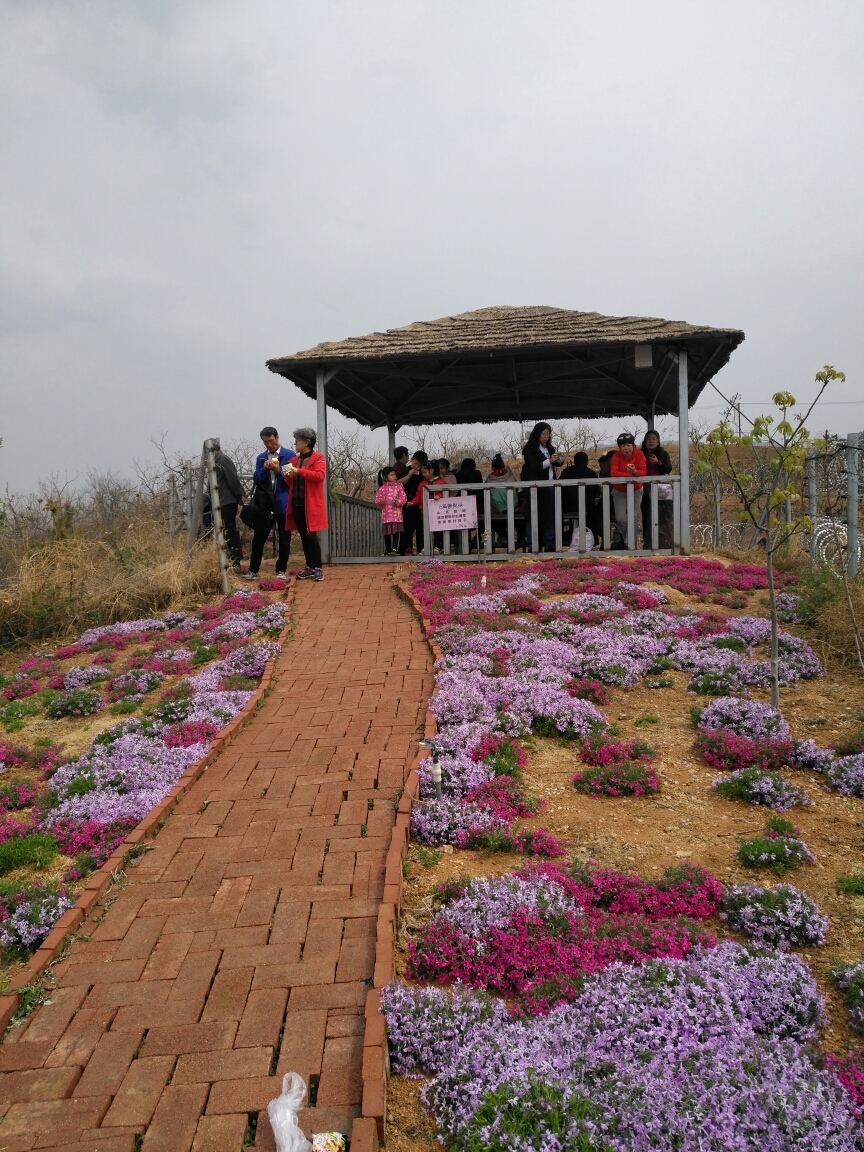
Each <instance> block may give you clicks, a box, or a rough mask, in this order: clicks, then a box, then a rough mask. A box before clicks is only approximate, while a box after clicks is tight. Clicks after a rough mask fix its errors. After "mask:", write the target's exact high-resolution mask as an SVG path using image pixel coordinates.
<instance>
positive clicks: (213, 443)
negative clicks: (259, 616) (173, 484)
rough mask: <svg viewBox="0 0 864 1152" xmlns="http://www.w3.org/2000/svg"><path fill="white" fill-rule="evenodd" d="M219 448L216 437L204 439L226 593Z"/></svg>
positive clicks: (226, 568) (220, 563)
mask: <svg viewBox="0 0 864 1152" xmlns="http://www.w3.org/2000/svg"><path fill="white" fill-rule="evenodd" d="M218 449H219V439H218V437H213V438H212V439H210V440H205V441H204V451H205V453H206V455H207V472H208V476H209V480H210V514H211V516H212V517H213V538H214V540H215V542H216V551H217V552H218V554H219V568H220V569H221V571H222V592H223V593H224V595H226V596H227V595H228V592H229V591H230V588H229V585H228V549H227V548H226V547H225V532H224V529H223V527H222V505H221V504H220V502H219V477H218V476H217V475H216V452H217V450H218Z"/></svg>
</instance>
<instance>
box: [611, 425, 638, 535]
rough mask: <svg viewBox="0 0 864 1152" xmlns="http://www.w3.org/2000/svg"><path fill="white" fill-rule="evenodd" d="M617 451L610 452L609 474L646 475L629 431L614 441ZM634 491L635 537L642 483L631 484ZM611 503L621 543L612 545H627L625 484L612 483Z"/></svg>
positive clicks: (623, 475) (634, 441)
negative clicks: (613, 507)
mask: <svg viewBox="0 0 864 1152" xmlns="http://www.w3.org/2000/svg"><path fill="white" fill-rule="evenodd" d="M616 443H617V444H618V451H617V452H613V453H612V459H611V461H610V463H609V475H610V476H621V477H626V478H627V479H630V480H632V479H633V477H634V476H645V475H647V469H646V466H645V457H644V455H643V454H642V453H641V452H640V451H639V449H638V448H637V447H636V438H635V437H634V436H631V434H630V433H629V432H622V433H621V435H620V436H619V437H618V440H617V441H616ZM633 487H634V489H635V492H634V498H633V536H634V540H635V538H636V534H637V533H636V516H637V509H638V508H639V504H640V501H641V499H642V485H641V484H634V485H633ZM612 503H613V505H614V506H615V520H616V522H617V524H618V531H619V532H620V533H621V538H622V543H621V544H613V545H612V547H613V548H615V547H619V548H626V547H627V485H626V484H613V485H612Z"/></svg>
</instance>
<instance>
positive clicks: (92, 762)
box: [43, 728, 207, 829]
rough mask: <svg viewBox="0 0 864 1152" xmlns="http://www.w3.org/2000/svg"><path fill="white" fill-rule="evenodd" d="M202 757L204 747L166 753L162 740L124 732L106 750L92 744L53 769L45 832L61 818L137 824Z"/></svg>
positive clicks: (104, 747) (128, 731)
mask: <svg viewBox="0 0 864 1152" xmlns="http://www.w3.org/2000/svg"><path fill="white" fill-rule="evenodd" d="M206 751H207V745H206V744H192V745H190V746H189V747H187V748H166V747H165V745H164V744H163V742H162V740H161V739H159V738H157V737H152V736H144V735H142V734H141V733H140V731H130V730H129V729H128V728H127V730H126V731H125V732H124V733H123V735H121V736H119V737H118V738H117V739H115V740H113V741H112V742H111V743H110V744H96V743H94V744H93V745H91V748H90V750H89V751H88V752H85V754H84V755H83V756H81V757H79V758H78V759H77V760H74V761H72V763H70V764H65V765H63V766H62V767H60V768H58V769H57V771H56V772H55V773H54V775H53V776H52V777H51V780H50V781H49V784H48V797H49V803H50V804H51V807H50V808H49V810H48V813H47V815H46V816H45V819H44V821H43V823H44V825H45V826H46V827H47V828H49V829H50V827H51V825H52V824H53V823H54V821H55V820H60V819H64V818H67V819H68V818H71V819H74V820H98V821H99V822H100V823H102V824H112V823H113V822H114V821H115V820H124V819H126V818H128V817H130V816H135V817H136V818H137V819H139V820H140V819H142V817H144V816H146V815H147V813H148V812H149V811H150V809H151V808H153V807H154V806H155V805H156V804H158V803H159V801H160V800H162V799H163V797H164V796H165V794H166V793H167V792H168V791H169V789H171V788H172V787H173V786H174V785H175V784H176V783H177V781H178V780H179V779H180V777H181V776H182V775H183V773H184V772H185V771H186V769H187V768H190V767H191V766H192V765H193V764H194V763H195V762H196V761H197V760H200V759H201V757H202V756H203V755H204V754H205V752H206Z"/></svg>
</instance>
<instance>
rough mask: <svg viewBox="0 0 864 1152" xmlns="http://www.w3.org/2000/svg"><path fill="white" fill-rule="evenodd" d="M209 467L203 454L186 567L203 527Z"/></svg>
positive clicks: (199, 467) (187, 548)
mask: <svg viewBox="0 0 864 1152" xmlns="http://www.w3.org/2000/svg"><path fill="white" fill-rule="evenodd" d="M206 465H207V460H206V455H205V453H203V452H202V453H201V463H200V464H199V465H198V484H197V486H196V488H195V499H194V501H193V504H192V510H191V515H190V516H189V531H188V533H187V535H186V567H187V568H188V567H189V564H190V563H191V561H192V549H193V547H194V546H195V541H196V540H197V539H198V529H199V528H200V527H201V515H202V513H203V511H204V469H205V467H206ZM189 487H190V489H191V487H192V471H191V468H190V472H189Z"/></svg>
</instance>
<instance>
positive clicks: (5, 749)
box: [0, 740, 28, 772]
mask: <svg viewBox="0 0 864 1152" xmlns="http://www.w3.org/2000/svg"><path fill="white" fill-rule="evenodd" d="M27 757H28V752H27V749H26V748H22V747H21V746H20V745H18V744H10V743H9V741H8V740H0V769H2V771H4V772H5V771H8V770H9V769H10V768H19V767H20V766H21V765H22V764H26V763H27Z"/></svg>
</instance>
